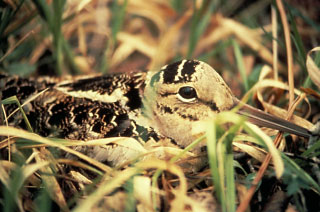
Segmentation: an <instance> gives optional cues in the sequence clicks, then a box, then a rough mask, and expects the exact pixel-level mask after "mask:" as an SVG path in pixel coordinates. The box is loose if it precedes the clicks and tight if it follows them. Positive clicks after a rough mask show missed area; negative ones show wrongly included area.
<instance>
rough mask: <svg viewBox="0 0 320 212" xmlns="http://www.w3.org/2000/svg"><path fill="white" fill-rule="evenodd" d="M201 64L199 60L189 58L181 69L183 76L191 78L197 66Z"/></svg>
mask: <svg viewBox="0 0 320 212" xmlns="http://www.w3.org/2000/svg"><path fill="white" fill-rule="evenodd" d="M197 65H199V61H197V60H187V61H186V62H185V64H184V65H183V69H182V70H181V76H182V77H184V78H185V79H187V80H190V79H191V76H192V74H194V72H196V66H197Z"/></svg>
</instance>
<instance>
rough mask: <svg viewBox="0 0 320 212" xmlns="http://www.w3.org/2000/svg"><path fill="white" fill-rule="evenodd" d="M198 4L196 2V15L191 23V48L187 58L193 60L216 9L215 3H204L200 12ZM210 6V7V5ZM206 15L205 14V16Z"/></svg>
mask: <svg viewBox="0 0 320 212" xmlns="http://www.w3.org/2000/svg"><path fill="white" fill-rule="evenodd" d="M195 4H196V2H195V1H194V5H193V7H194V14H193V16H192V21H191V30H190V33H191V34H190V39H189V48H188V53H187V58H192V54H193V52H194V49H195V47H196V44H197V42H198V40H199V38H200V36H201V35H202V34H203V32H204V31H205V29H206V28H207V26H208V24H209V21H210V17H211V15H212V13H213V11H214V8H215V1H204V2H203V3H202V5H201V8H200V9H199V10H197V9H196V5H195ZM208 4H209V5H208ZM203 13H204V14H203Z"/></svg>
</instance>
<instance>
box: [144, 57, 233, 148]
mask: <svg viewBox="0 0 320 212" xmlns="http://www.w3.org/2000/svg"><path fill="white" fill-rule="evenodd" d="M233 99H234V98H233V94H232V92H231V90H230V88H229V87H228V86H227V84H226V83H225V82H224V80H223V79H222V78H221V76H220V75H219V74H218V73H217V72H216V71H215V70H214V69H213V68H212V67H211V66H209V65H208V64H206V63H204V62H201V61H197V60H182V61H180V62H175V63H172V64H170V65H166V66H164V67H163V68H161V70H160V71H159V72H157V73H155V74H153V75H152V77H151V78H150V79H149V80H147V85H146V89H145V104H147V107H148V108H149V109H150V110H149V112H150V113H151V116H150V118H151V120H152V125H153V127H154V128H155V129H157V130H158V131H159V132H160V133H161V134H163V135H165V136H168V137H171V138H173V139H174V140H175V141H176V142H177V143H178V145H180V146H182V147H185V146H187V145H188V144H190V142H192V141H193V140H194V138H193V137H192V126H193V124H194V123H196V122H198V121H203V120H206V119H208V118H210V117H212V115H213V114H215V113H219V112H220V111H224V110H228V109H230V108H232V107H233V106H234V100H233Z"/></svg>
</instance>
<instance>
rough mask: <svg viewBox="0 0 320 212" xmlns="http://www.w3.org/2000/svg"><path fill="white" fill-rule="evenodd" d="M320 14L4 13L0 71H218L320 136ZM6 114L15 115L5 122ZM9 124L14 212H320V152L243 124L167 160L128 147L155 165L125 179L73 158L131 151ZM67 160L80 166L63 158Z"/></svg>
mask: <svg viewBox="0 0 320 212" xmlns="http://www.w3.org/2000/svg"><path fill="white" fill-rule="evenodd" d="M319 6H320V5H319V3H318V2H317V1H304V2H303V3H299V1H294V0H290V1H281V0H276V1H265V0H255V1H233V0H226V1H210V0H202V1H201V0H199V1H197V0H187V1H181V0H170V1H157V0H149V1H141V0H115V1H108V0H99V1H86V0H78V1H72V0H67V1H66V0H54V1H51V0H47V1H44V0H16V1H13V0H6V1H1V2H0V71H1V72H6V73H9V74H15V75H20V76H24V77H28V76H31V75H33V76H42V75H50V76H65V75H78V74H82V75H88V74H92V73H100V72H101V73H112V72H125V71H134V70H144V69H148V70H150V71H157V70H159V68H160V67H161V66H163V65H164V64H168V63H170V62H172V61H177V60H180V59H183V58H195V59H199V60H202V61H205V62H207V63H208V64H210V65H211V66H212V67H214V68H215V69H216V70H217V71H218V72H219V73H220V74H221V75H222V76H223V78H224V79H225V81H226V82H227V84H228V85H230V87H231V89H232V90H233V91H234V93H235V95H236V96H238V97H243V100H244V101H248V102H249V103H250V104H253V105H255V106H257V107H259V108H261V109H264V110H266V111H268V112H270V113H273V114H276V115H277V116H280V117H283V118H287V119H290V118H291V117H292V118H291V120H292V122H295V123H297V124H299V125H301V126H304V127H306V128H308V129H311V127H312V126H313V124H312V123H315V122H316V121H317V120H318V119H319V112H320V111H319V108H320V107H319V97H320V94H319V89H320V82H319V79H320V74H319V73H320V71H319V69H318V68H317V64H319V62H320V54H319V53H318V50H319V49H317V48H314V47H316V46H317V45H319V39H318V37H319V33H320V22H319V21H320V20H319V16H318V14H319V12H318V8H319ZM235 79H239V80H235ZM0 85H1V84H0ZM1 104H3V105H4V104H15V105H17V106H18V108H20V110H21V105H20V104H22V103H19V101H18V100H17V98H15V97H12V98H10V99H6V100H3V101H2V102H1ZM2 108H3V107H2ZM294 111H295V112H294ZM2 112H5V111H2ZM2 112H1V113H2ZM293 112H294V114H293ZM4 115H5V116H7V115H10V114H2V116H0V121H2V120H1V117H5V116H4ZM25 119H26V118H25ZM4 120H5V119H4V118H3V123H0V124H1V125H3V126H0V138H1V140H0V188H1V189H0V207H1V210H2V211H53V210H63V211H69V210H73V211H91V210H104V211H109V210H110V211H136V210H137V211H167V210H171V211H183V210H185V211H205V210H210V211H212V210H217V211H220V210H221V211H235V210H237V211H245V210H246V209H247V210H251V211H261V210H263V209H264V210H269V211H277V210H278V211H280V209H283V208H288V210H289V209H290V210H291V211H319V210H320V201H319V200H320V198H319V197H320V196H319V195H320V186H319V185H320V177H319V173H320V170H319V154H320V140H319V139H318V138H317V137H315V138H312V139H310V140H305V139H302V138H299V137H296V136H291V135H288V134H285V135H282V134H279V133H278V134H276V132H269V131H265V130H264V129H263V130H262V129H259V128H258V127H256V126H253V125H250V124H248V123H247V122H245V120H244V119H243V118H242V117H240V116H238V115H236V114H235V113H234V111H231V112H224V113H221V114H219V115H217V117H216V119H215V120H213V121H212V122H211V123H208V124H206V125H204V126H202V128H201V129H202V133H199V136H198V139H196V140H195V141H194V143H192V144H191V145H190V146H189V147H187V148H186V149H185V150H179V149H177V150H175V151H173V150H172V151H171V152H170V157H169V159H168V160H165V159H156V158H155V157H152V153H155V154H156V153H157V151H159V152H160V151H162V150H163V149H162V148H161V147H158V148H154V149H152V153H150V152H151V151H150V149H147V147H141V146H139V145H138V144H136V145H135V141H134V139H132V138H128V139H130V142H131V143H132V145H133V146H134V147H135V148H140V149H142V150H141V152H143V153H144V154H143V155H142V156H141V157H140V158H137V160H136V161H132V162H130V163H129V164H126V166H123V167H116V168H112V167H109V166H107V165H106V164H101V163H99V162H98V161H94V160H92V159H91V158H89V157H87V156H86V155H83V154H81V153H79V152H76V151H75V150H73V149H72V148H71V146H74V145H104V144H107V143H110V142H111V143H113V142H119V141H118V140H114V139H112V140H110V139H104V140H101V141H99V142H100V143H97V142H91V143H90V142H88V143H86V144H84V142H82V141H68V140H63V139H58V138H57V139H56V138H44V137H41V136H39V135H36V134H34V133H32V128H31V126H30V125H28V126H29V127H28V128H27V129H17V128H14V127H7V126H5V125H6V122H5V121H4ZM26 121H27V119H26ZM226 126H229V127H226ZM230 126H231V127H230ZM199 142H207V150H208V151H207V152H208V154H207V158H208V165H207V166H205V167H204V168H203V169H201V170H196V171H195V170H191V169H190V168H185V166H184V165H185V164H189V165H190V164H191V166H193V161H194V160H193V159H194V158H193V156H192V154H191V153H190V152H188V151H189V150H191V149H192V148H194V146H195V145H197V144H198V143H199ZM136 143H138V142H136ZM277 148H278V149H277ZM58 150H63V151H66V152H68V153H71V154H74V155H76V156H77V157H78V158H80V159H81V161H79V160H71V159H66V158H60V157H59V153H58ZM150 155H151V156H150ZM144 156H150V157H146V159H144V160H142V158H143V157H144ZM66 167H67V168H66ZM272 207H273V208H272Z"/></svg>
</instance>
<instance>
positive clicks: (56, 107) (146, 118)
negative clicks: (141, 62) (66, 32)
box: [0, 59, 311, 166]
mask: <svg viewBox="0 0 320 212" xmlns="http://www.w3.org/2000/svg"><path fill="white" fill-rule="evenodd" d="M0 88H1V89H0V90H1V92H0V97H1V99H2V100H4V99H6V98H8V97H11V96H17V98H18V99H19V101H20V102H21V103H24V102H27V104H25V106H24V107H23V108H24V111H25V113H26V114H27V117H28V119H29V120H30V122H31V125H32V127H33V129H34V131H35V132H36V133H38V134H40V135H42V136H47V137H58V138H65V139H72V140H84V141H89V140H93V139H100V138H108V137H120V136H121V137H122V136H124V137H133V138H137V139H138V141H140V142H141V144H142V145H144V144H145V142H148V141H149V140H152V141H154V142H157V141H159V140H161V139H167V140H168V141H169V143H171V144H172V145H174V146H177V147H179V148H185V147H186V146H188V145H189V144H190V143H191V142H193V141H194V137H193V136H192V128H193V126H194V123H196V122H200V121H204V120H209V119H211V118H213V117H214V115H215V114H218V113H220V112H222V111H229V110H231V109H233V108H234V107H236V106H239V105H240V106H241V107H240V109H239V111H238V113H239V114H240V115H243V116H246V117H247V118H248V119H249V121H252V122H253V123H254V124H256V125H259V126H261V127H263V126H265V127H268V128H273V129H277V130H280V131H283V132H288V133H292V134H296V135H298V136H301V137H305V138H308V137H310V136H311V132H310V131H309V130H308V129H306V128H304V127H301V126H298V125H296V124H294V123H291V122H289V121H286V120H284V119H281V118H279V117H276V116H274V115H271V114H268V113H266V112H264V111H262V110H259V109H256V108H254V107H252V106H250V105H248V104H245V103H243V102H241V101H240V100H239V99H238V98H236V97H235V95H234V94H233V93H232V91H231V89H230V88H229V86H228V85H227V84H226V83H225V81H224V80H223V78H222V77H221V76H220V75H219V74H218V73H217V72H216V71H215V70H214V69H213V68H212V67H211V66H210V65H208V64H207V63H205V62H202V61H198V60H186V59H185V60H181V61H177V62H174V63H171V64H168V65H165V66H163V67H162V68H161V69H160V70H159V71H156V72H151V71H149V72H132V73H116V74H109V75H94V76H78V77H74V78H67V79H64V80H61V79H59V78H54V77H39V78H22V77H17V76H8V75H5V74H0ZM35 96H36V97H35ZM30 98H32V101H28V99H30ZM15 109H16V107H15V106H14V105H5V111H6V113H7V114H10V113H12V112H13V111H14V110H15ZM7 122H8V123H9V125H13V126H16V127H17V126H18V127H21V128H25V127H26V126H25V123H24V121H23V119H22V116H21V113H15V115H12V116H11V117H10V118H9V119H8V121H7ZM75 148H76V150H78V151H80V152H83V153H85V154H88V155H90V157H93V158H95V159H97V160H99V161H102V162H106V163H108V164H111V165H112V166H116V165H119V164H120V163H121V162H123V160H127V159H128V158H130V157H132V153H130V151H129V150H128V149H126V148H124V147H119V146H117V145H110V146H108V148H99V147H97V146H95V147H92V148H91V149H90V148H89V147H84V146H81V147H75ZM198 149H199V148H198ZM199 151H200V150H199Z"/></svg>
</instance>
